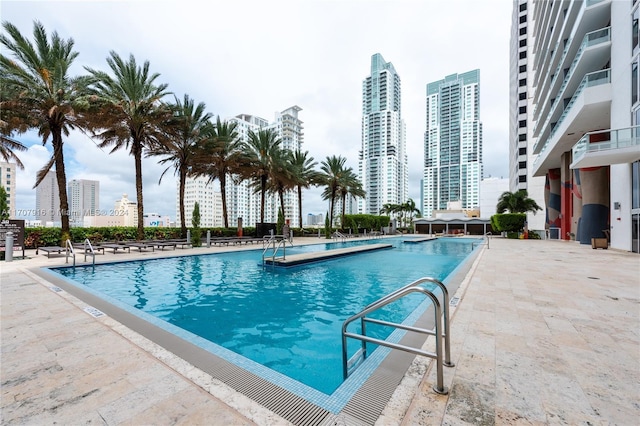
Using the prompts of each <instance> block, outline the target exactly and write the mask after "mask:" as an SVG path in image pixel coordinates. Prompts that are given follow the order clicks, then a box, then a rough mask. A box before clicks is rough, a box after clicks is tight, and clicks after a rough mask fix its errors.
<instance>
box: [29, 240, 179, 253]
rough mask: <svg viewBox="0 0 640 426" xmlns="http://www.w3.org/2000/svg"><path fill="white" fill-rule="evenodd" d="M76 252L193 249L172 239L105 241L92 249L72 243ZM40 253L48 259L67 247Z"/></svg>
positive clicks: (96, 244)
mask: <svg viewBox="0 0 640 426" xmlns="http://www.w3.org/2000/svg"><path fill="white" fill-rule="evenodd" d="M72 246H73V248H74V250H80V251H82V250H86V251H87V252H89V251H90V250H91V248H92V249H93V252H94V253H102V254H104V253H105V250H111V251H112V252H113V253H114V254H115V253H117V252H118V251H119V250H121V251H123V252H124V251H125V250H126V251H127V252H128V253H131V249H132V248H137V249H138V250H139V251H142V250H148V249H151V251H155V249H156V248H157V249H160V250H164V249H165V248H173V249H174V250H175V249H176V247H180V248H185V247H191V243H188V242H187V240H186V239H170V240H143V241H105V242H96V243H92V244H91V248H89V247H88V246H85V244H84V243H72ZM38 251H43V252H44V253H46V255H47V257H51V254H52V253H53V254H62V253H65V252H66V248H65V247H60V246H46V247H38V248H37V250H36V253H37V252H38Z"/></svg>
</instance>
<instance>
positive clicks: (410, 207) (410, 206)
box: [402, 198, 420, 225]
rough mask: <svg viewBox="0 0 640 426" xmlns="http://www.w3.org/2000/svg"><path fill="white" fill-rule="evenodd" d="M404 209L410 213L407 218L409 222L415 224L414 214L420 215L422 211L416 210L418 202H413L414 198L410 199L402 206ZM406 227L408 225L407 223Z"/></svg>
mask: <svg viewBox="0 0 640 426" xmlns="http://www.w3.org/2000/svg"><path fill="white" fill-rule="evenodd" d="M402 206H403V209H404V211H405V212H407V213H408V215H407V216H405V217H406V218H407V220H408V221H409V223H413V214H414V213H416V214H420V210H418V208H416V202H415V201H413V199H412V198H409V199H408V200H407V201H406V202H405V203H403V204H402ZM405 225H406V223H405Z"/></svg>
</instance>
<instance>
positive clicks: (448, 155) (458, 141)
mask: <svg viewBox="0 0 640 426" xmlns="http://www.w3.org/2000/svg"><path fill="white" fill-rule="evenodd" d="M426 111H427V120H426V121H427V123H426V131H425V134H424V176H423V197H424V198H423V205H422V212H423V215H424V217H429V216H431V214H432V212H433V211H434V210H445V209H446V208H447V203H449V202H456V201H459V202H460V204H461V205H462V209H464V210H471V209H477V208H478V207H479V204H480V181H481V180H482V123H481V122H480V70H474V71H469V72H466V73H464V74H452V75H449V76H447V77H445V78H444V79H443V80H439V81H435V82H433V83H429V84H427V109H426Z"/></svg>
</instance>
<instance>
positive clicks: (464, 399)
mask: <svg viewBox="0 0 640 426" xmlns="http://www.w3.org/2000/svg"><path fill="white" fill-rule="evenodd" d="M313 242H316V241H313ZM248 248H251V247H250V246H249V247H248ZM254 248H255V247H254ZM192 250H196V249H187V250H185V252H184V253H185V254H186V253H189V252H192ZM198 250H202V249H198ZM206 250H216V251H226V250H227V249H226V248H219V249H214V248H212V249H206ZM179 252H180V250H178V253H179ZM172 254H174V253H171V252H165V253H155V254H146V253H141V254H139V253H136V254H135V255H134V253H133V252H132V253H131V254H130V255H129V254H124V253H123V254H116V255H113V254H107V255H104V256H105V257H104V258H103V259H107V258H109V259H114V258H125V257H126V258H135V257H151V256H152V255H153V256H166V255H172ZM28 255H30V256H31V257H32V258H31V259H27V260H16V261H14V262H12V263H6V262H2V263H0V308H1V312H0V314H1V317H0V320H1V331H0V333H1V334H0V338H1V350H2V353H1V359H0V361H1V366H0V383H1V386H2V389H1V401H0V408H1V413H0V423H1V424H3V425H5V424H29V425H31V424H33V425H36V424H37V425H41V424H88V423H91V424H108V425H115V424H136V425H137V424H154V425H173V424H185V425H187V424H189V425H191V424H194V425H199V424H202V425H204V424H207V425H211V424H213V425H251V424H259V425H263V424H264V425H280V424H286V422H285V421H284V420H283V419H282V418H279V417H278V416H276V415H274V414H273V413H271V412H269V411H268V410H266V409H264V408H262V407H260V406H258V405H257V404H255V403H253V402H252V401H250V400H248V399H247V398H246V397H244V396H243V395H241V394H238V393H237V392H234V391H233V390H231V389H229V388H228V387H226V386H225V385H224V384H222V383H216V382H215V381H213V380H211V378H210V377H207V375H205V374H203V373H202V372H200V371H198V370H196V369H194V368H193V367H191V366H189V365H186V364H185V363H184V362H181V360H179V359H175V357H172V356H171V355H170V354H168V353H167V352H166V351H164V350H162V349H161V348H159V347H157V346H156V345H155V344H153V343H152V342H149V341H148V340H146V339H144V338H142V337H141V336H139V335H137V334H135V333H133V332H131V331H130V330H128V329H126V328H124V327H122V326H121V325H120V324H118V323H117V322H116V321H114V320H113V319H111V318H109V317H106V316H102V317H98V318H94V317H93V316H92V315H90V313H88V312H86V311H84V310H83V309H84V308H85V307H86V305H85V304H83V303H82V302H81V301H79V300H77V299H75V298H74V297H72V296H71V295H69V294H67V293H65V292H54V291H52V290H51V289H50V285H48V284H47V283H46V282H43V281H42V280H41V279H40V278H38V277H37V276H35V275H33V274H32V273H30V272H29V271H28V269H29V268H35V267H39V266H43V265H46V266H54V265H58V264H62V263H64V258H60V257H57V258H54V257H52V258H51V259H47V257H46V256H43V255H42V254H40V255H38V256H35V254H34V253H33V252H30V253H28ZM101 258H102V257H101ZM456 296H458V297H461V301H460V302H459V304H458V306H457V307H456V308H455V309H454V311H453V319H452V331H451V334H452V354H453V361H454V362H455V363H456V367H455V368H452V369H448V368H445V383H446V385H447V386H448V387H449V388H450V393H449V395H446V396H441V395H437V394H435V393H434V392H433V391H432V390H431V386H432V385H433V383H435V371H434V370H435V369H431V368H430V363H429V362H428V360H425V359H423V358H417V359H416V362H415V363H414V366H412V368H410V371H409V374H407V377H406V378H405V380H404V381H403V383H402V384H401V386H400V387H399V388H398V391H397V392H396V395H394V397H393V398H392V400H391V401H390V403H389V405H388V407H387V409H385V411H384V412H383V413H382V415H381V416H380V418H379V420H378V424H380V425H397V424H403V425H428V424H446V425H464V424H470V425H477V424H486V425H493V424H509V425H510V424H534V425H538V424H540V425H543V424H550V425H555V424H585V425H586V424H618V425H629V424H637V419H638V418H640V256H638V255H636V254H630V253H622V252H619V251H614V250H592V249H591V248H590V247H589V246H584V245H579V244H576V243H572V242H559V241H519V240H504V239H501V238H494V239H492V240H491V246H490V249H488V250H487V249H486V248H485V250H484V252H483V253H482V255H481V257H480V258H479V260H478V261H477V262H476V265H475V266H474V268H473V269H472V271H471V273H470V274H469V276H468V277H467V279H465V281H464V282H463V284H462V286H461V289H460V290H459V291H458V293H457V294H456ZM213 395H215V396H213ZM414 395H415V396H414ZM338 418H340V417H338ZM347 422H348V420H347Z"/></svg>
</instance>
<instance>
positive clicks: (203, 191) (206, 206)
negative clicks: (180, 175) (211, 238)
mask: <svg viewBox="0 0 640 426" xmlns="http://www.w3.org/2000/svg"><path fill="white" fill-rule="evenodd" d="M179 191H180V189H179V182H178V183H177V185H176V224H178V226H180V224H181V223H182V218H181V216H180V205H179V202H180V201H179V198H178V196H179ZM196 202H197V203H198V208H199V209H200V227H201V228H219V227H222V226H223V220H222V198H221V196H220V185H219V183H218V182H217V181H215V182H209V178H208V177H197V178H187V180H186V181H185V186H184V216H185V224H186V225H187V228H190V227H191V226H193V223H192V219H193V208H194V207H195V205H196ZM229 226H233V225H232V222H231V220H230V222H229Z"/></svg>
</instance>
